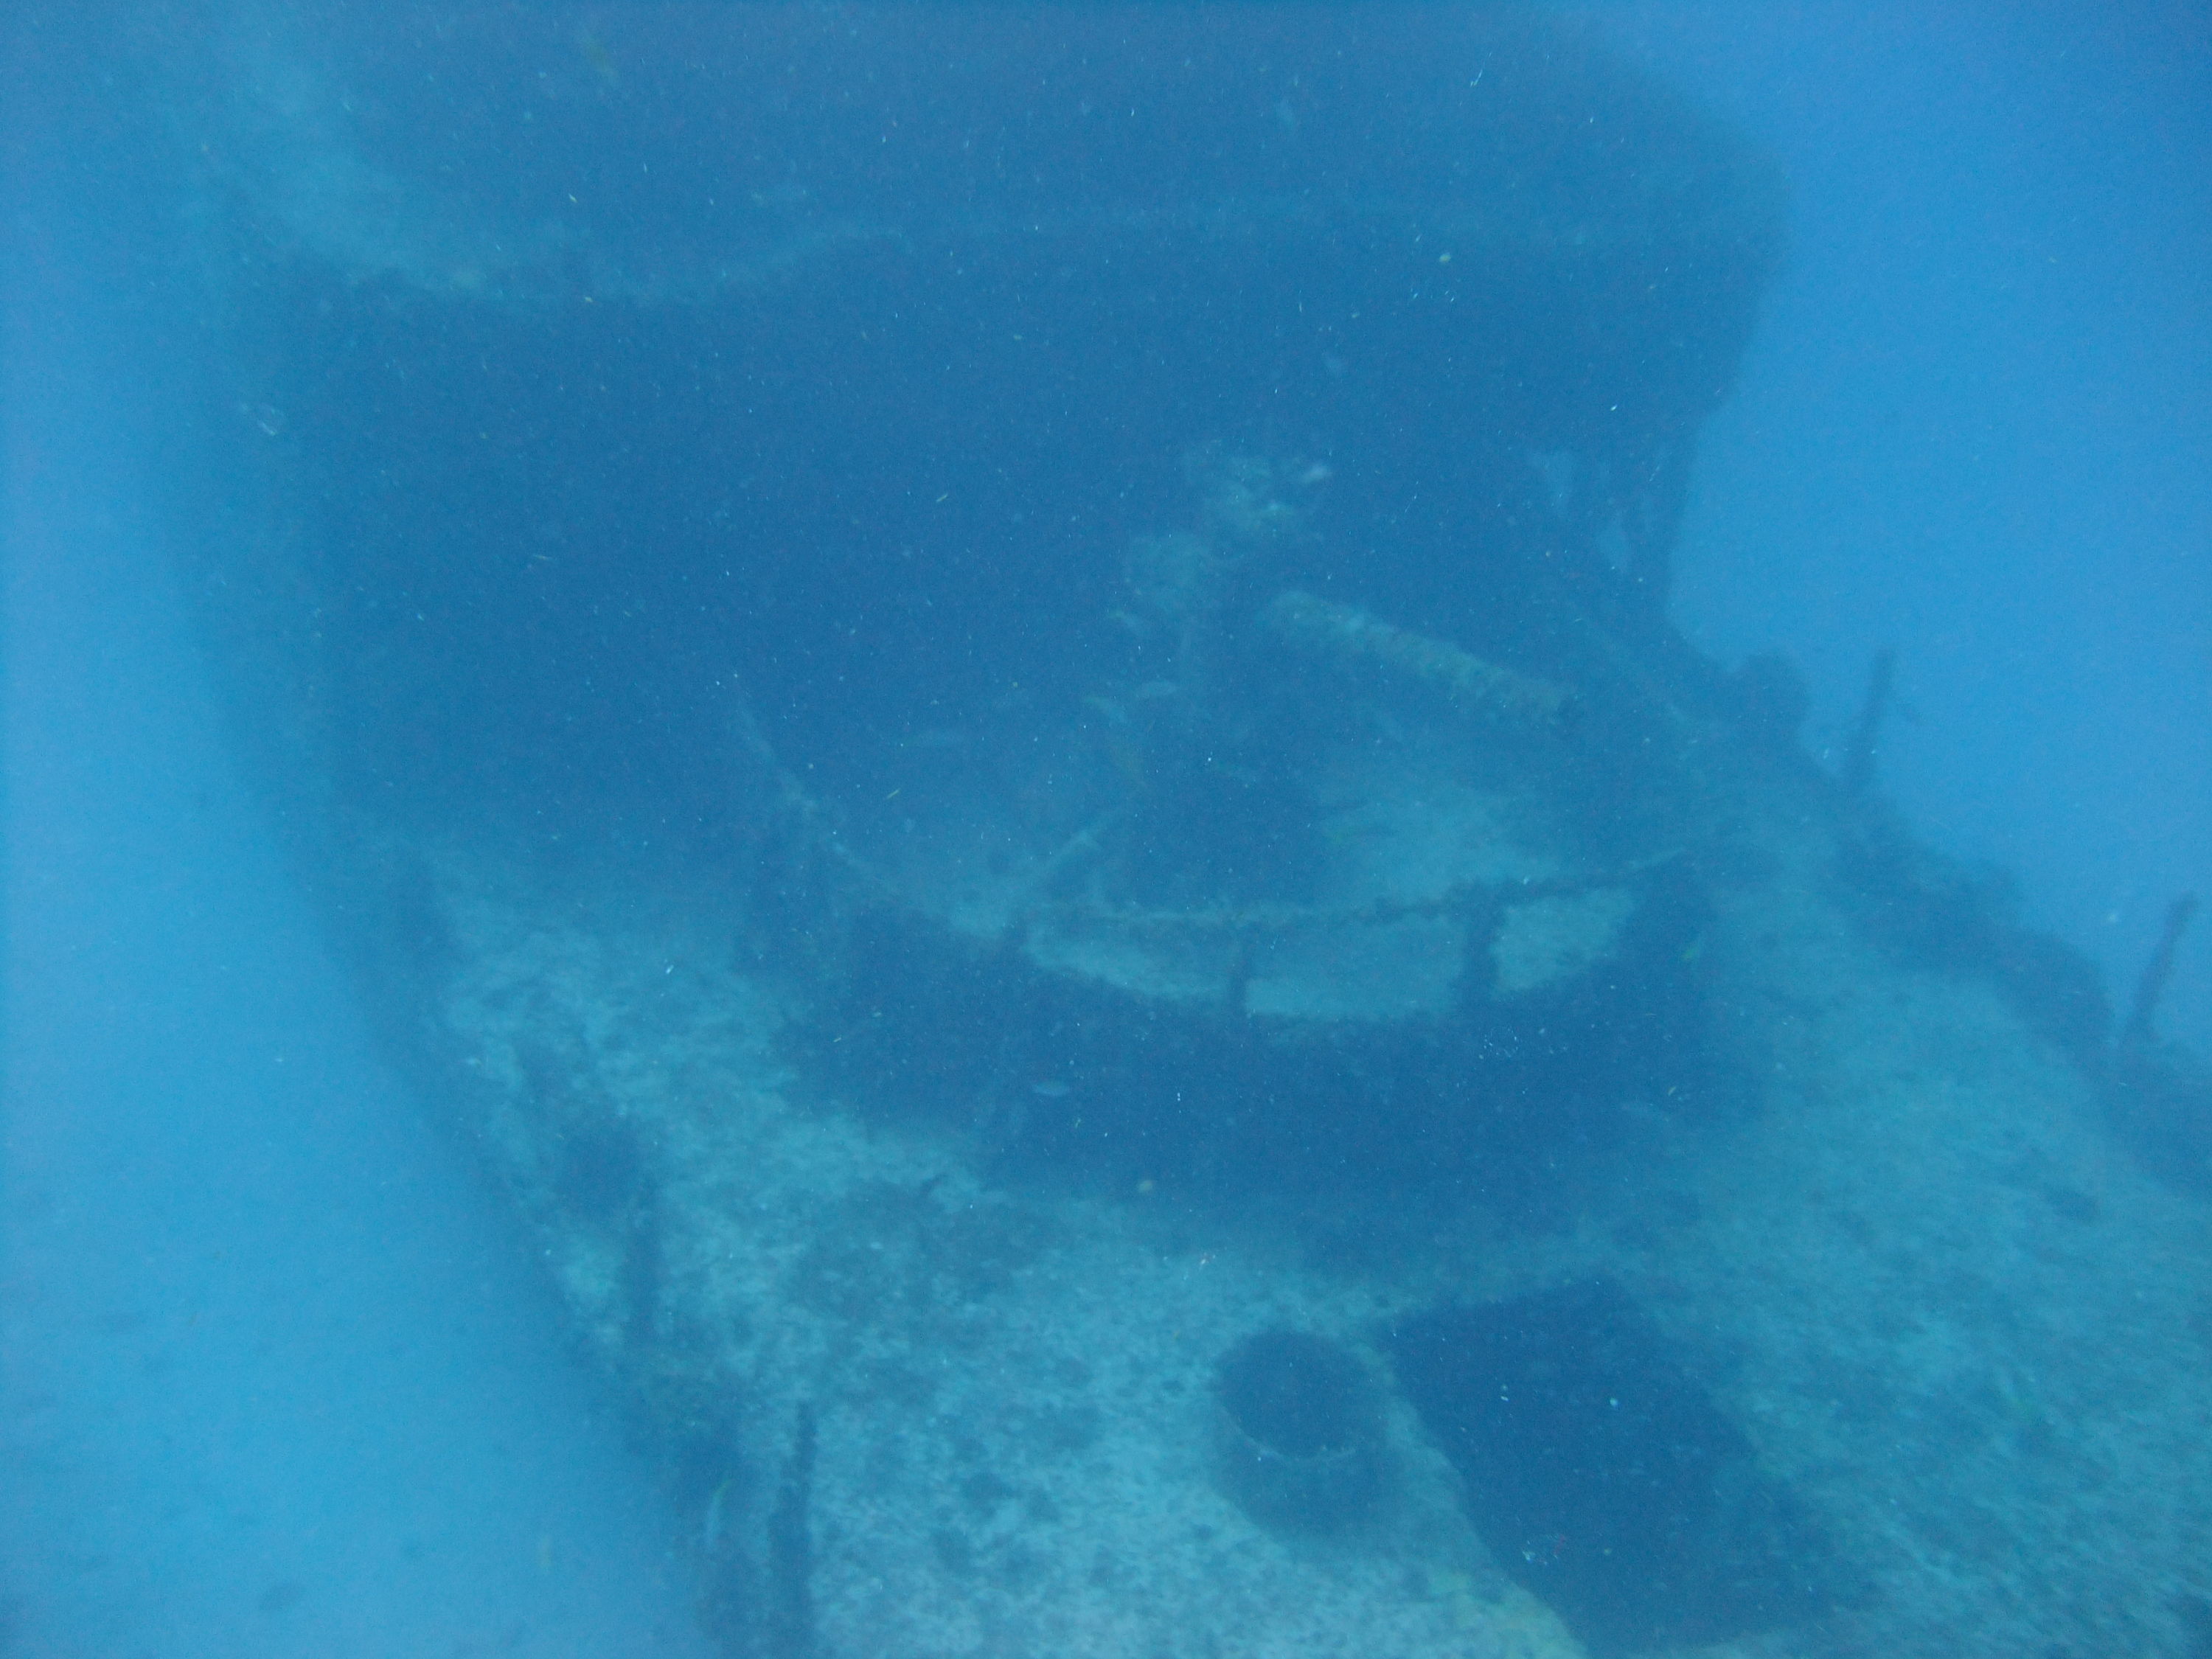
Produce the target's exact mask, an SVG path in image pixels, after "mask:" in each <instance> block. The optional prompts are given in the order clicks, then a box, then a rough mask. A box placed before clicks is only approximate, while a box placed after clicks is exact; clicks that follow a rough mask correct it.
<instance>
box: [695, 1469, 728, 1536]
mask: <svg viewBox="0 0 2212 1659" xmlns="http://www.w3.org/2000/svg"><path fill="white" fill-rule="evenodd" d="M729 1492H730V1483H729V1481H728V1480H724V1481H723V1482H722V1484H721V1485H720V1486H717V1487H715V1488H714V1496H713V1497H712V1498H708V1500H707V1518H706V1522H705V1523H704V1525H703V1526H702V1528H700V1541H701V1543H702V1545H704V1547H706V1549H707V1551H708V1553H713V1551H714V1547H715V1546H716V1545H717V1544H720V1542H721V1541H722V1516H723V1511H724V1510H725V1509H726V1507H727V1504H726V1499H727V1498H728V1497H729Z"/></svg>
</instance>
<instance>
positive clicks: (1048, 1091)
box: [1030, 1077, 1072, 1100]
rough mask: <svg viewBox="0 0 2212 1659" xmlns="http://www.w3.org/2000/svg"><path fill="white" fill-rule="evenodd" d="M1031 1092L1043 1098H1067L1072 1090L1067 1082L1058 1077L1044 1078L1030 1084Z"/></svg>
mask: <svg viewBox="0 0 2212 1659" xmlns="http://www.w3.org/2000/svg"><path fill="white" fill-rule="evenodd" d="M1071 1092H1072V1091H1071V1089H1070V1086H1069V1085H1067V1084H1065V1083H1063V1082H1061V1081H1060V1079H1058V1078H1056V1077H1048V1078H1042V1079H1038V1080H1037V1081H1036V1082H1035V1083H1032V1084H1030V1093H1031V1094H1033V1095H1035V1096H1036V1097H1038V1098H1039V1099H1041V1100H1065V1099H1066V1098H1067V1097H1068V1095H1069V1094H1070V1093H1071Z"/></svg>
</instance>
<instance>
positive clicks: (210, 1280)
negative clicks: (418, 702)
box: [0, 88, 703, 1659]
mask: <svg viewBox="0 0 2212 1659" xmlns="http://www.w3.org/2000/svg"><path fill="white" fill-rule="evenodd" d="M42 90H46V91H49V92H50V91H52V88H44V89H42ZM16 107H17V110H18V111H19V112H20V111H21V107H22V106H21V105H20V104H19V105H18V106H16ZM67 107H70V106H68V105H66V104H64V102H63V101H62V100H58V99H57V100H52V101H50V102H45V103H44V105H43V110H44V112H45V113H46V114H47V115H48V116H49V117H51V116H52V115H54V114H56V113H58V111H59V110H60V109H62V108H67ZM76 113H77V114H78V115H80V116H82V115H83V114H84V113H85V112H84V111H83V109H82V106H76ZM15 136H16V137H18V139H19V140H21V138H22V137H24V135H23V134H22V133H21V131H20V130H19V131H18V132H17V134H16V135H15ZM57 136H58V133H57V132H55V131H42V132H39V133H35V134H32V135H29V137H30V139H31V144H30V145H29V146H28V147H29V148H31V149H32V150H33V155H35V156H36V159H37V160H38V161H40V162H42V163H44V164H45V165H46V167H47V168H50V169H51V171H41V170H40V169H38V168H30V169H26V168H23V167H21V166H19V167H17V168H16V170H15V173H14V174H13V177H14V178H15V179H16V180H17V181H18V182H21V183H22V184H24V185H26V186H27V193H26V194H24V195H21V196H15V197H13V206H12V207H11V210H10V212H11V218H12V223H11V224H10V226H9V233H10V240H9V248H8V263H7V266H6V291H7V298H6V303H7V319H6V324H7V337H6V346H5V349H6V366H5V377H4V381H0V398H4V407H5V410H6V419H7V431H6V440H5V443H6V453H5V460H4V465H5V478H6V483H5V519H6V522H5V527H4V535H5V555H4V556H5V602H6V632H5V642H4V653H5V658H4V660H5V668H6V675H7V681H6V685H7V704H6V718H5V727H4V731H5V744H6V813H7V817H6V821H5V832H4V833H5V848H6V887H5V905H6V908H5V913H4V915H5V927H6V935H5V953H4V957H0V963H4V972H5V987H6V1006H5V1019H4V1024H0V1044H4V1048H0V1063H4V1088H5V1096H4V1106H5V1127H4V1139H0V1158H4V1162H0V1194H4V1198H0V1205H3V1206H4V1207H0V1250H4V1253H5V1254H4V1266H0V1652H4V1653H6V1654H9V1655H10V1656H16V1655H21V1656H25V1659H64V1656H67V1659H137V1656H146V1659H153V1656H165V1659H166V1656H177V1659H186V1656H197V1655H205V1656H216V1655H222V1656H230V1659H246V1656H257V1655H270V1656H275V1655H309V1654H312V1655H317V1656H341V1655H359V1656H364V1659H368V1656H389V1655H394V1654H420V1655H433V1654H437V1655H446V1654H467V1653H477V1654H489V1653H513V1654H544V1655H549V1656H550V1655H574V1656H599V1655H619V1654H641V1655H642V1654H667V1655H686V1654H696V1653H700V1652H702V1651H703V1649H702V1646H701V1644H700V1642H699V1638H697V1636H696V1632H695V1631H694V1629H693V1627H692V1625H691V1621H690V1611H689V1603H688V1597H687V1595H686V1593H685V1592H684V1589H683V1588H682V1586H681V1583H680V1581H678V1579H677V1578H676V1577H673V1576H671V1573H670V1571H669V1569H668V1562H667V1559H666V1549H665V1546H666V1539H665V1529H666V1521H665V1516H664V1515H663V1514H662V1513H661V1512H660V1510H659V1509H658V1508H657V1507H656V1505H655V1504H654V1502H653V1494H652V1492H651V1488H650V1487H649V1486H648V1483H647V1480H646V1479H645V1478H644V1476H643V1474H642V1473H641V1470H640V1468H638V1466H637V1465H636V1464H635V1461H634V1459H633V1457H632V1455H631V1454H630V1452H629V1449H628V1447H627V1444H626V1440H625V1436H624V1431H623V1425H622V1423H621V1422H620V1421H619V1419H617V1416H616V1415H615V1414H614V1413H612V1412H611V1410H610V1409H609V1407H608V1405H607V1402H606V1401H605V1400H604V1399H603V1398H602V1397H601V1395H600V1394H599V1391H598V1389H596V1387H595V1386H594V1384H593V1383H592V1382H591V1381H590V1380H589V1379H588V1378H587V1377H586V1375H585V1374H584V1372H583V1370H581V1368H580V1366H579V1364H577V1363H576V1361H575V1360H574V1357H573V1356H572V1354H571V1353H570V1352H568V1349H567V1347H566V1346H565V1344H564V1341H563V1340H562V1335H561V1333H560V1331H559V1328H558V1327H557V1326H556V1322H555V1318H554V1308H553V1304H552V1301H551V1298H550V1296H549V1294H548V1292H547V1290H546V1287H545V1285H544V1283H543V1282H542V1279H540V1278H539V1277H538V1275H537V1274H536V1273H535V1272H534V1271H533V1268H532V1263H531V1262H530V1261H528V1260H527V1259H526V1255H525V1254H524V1248H523V1246H522V1244H521V1243H520V1238H519V1237H518V1236H517V1235H516V1234H515V1233H514V1232H513V1231H512V1230H511V1229H510V1228H509V1227H508V1226H507V1225H504V1224H503V1220H502V1217H501V1212H500V1210H499V1207H498V1206H497V1204H496V1202H495V1199H494V1198H493V1195H492V1194H491V1193H490V1191H489V1188H487V1187H485V1186H484V1185H483V1182H482V1181H481V1179H480V1178H479V1176H478V1175H477V1172H476V1171H475V1170H473V1169H471V1167H469V1166H468V1165H467V1164H466V1162H465V1159H464V1158H463V1156H462V1153H461V1151H460V1149H459V1147H458V1146H456V1145H454V1144H453V1143H452V1142H451V1141H449V1140H447V1139H442V1138H441V1137H440V1136H439V1135H438V1134H437V1133H435V1131H434V1128H433V1124H432V1119H431V1117H430V1116H429V1115H428V1113H427V1112H426V1111H425V1110H424V1109H423V1107H422V1103H420V1102H418V1101H417V1100H416V1099H414V1098H411V1097H410V1094H409V1092H408V1091H407V1089H406V1088H405V1087H404V1086H403V1085H402V1084H401V1083H400V1082H399V1080H398V1079H396V1078H395V1077H394V1076H393V1075H392V1073H391V1072H390V1071H389V1070H388V1069H387V1068H386V1066H385V1065H384V1064H383V1063H382V1062H381V1061H380V1059H379V1058H378V1056H377V1054H376V1053H375V1052H374V1048H373V1047H372V1044H371V1041H370V1037H369V1034H368V1030H367V1029H366V1027H365V1025H364V1023H363V1020H362V1017H361V1015H360V1013H359V1012H358V1011H357V1010H356V1006H355V999H354V988H353V986H352V984H351V983H350V981H349V979H348V977H347V976H346V975H345V974H343V972H342V971H341V970H340V969H339V968H338V966H337V963H335V961H334V960H333V957H332V956H331V951H330V950H329V948H328V946H327V945H326V944H325V940H324V939H322V938H321V937H320V936H319V932H318V929H317V927H316V925H315V922H314V921H313V915H312V914H311V911H310V907H309V903H308V900H307V895H305V894H303V893H302V892H301V890H300V889H299V887H298V885H297V884H295V880H294V878H293V874H292V872H291V871H290V870H289V869H288V867H287V866H286V864H285V862H284V861H283V858H282V857H281V856H280V854H279V851H278V848H277V843H276V837H275V836H273V835H272V832H271V828H270V824H269V823H268V822H266V820H265V818H264V814H263V813H262V811H260V810H259V808H258V806H257V805H256V804H255V803H254V801H253V800H252V799H250V798H249V796H248V794H247V793H246V790H245V789H244V788H243V787H241V785H240V781H239V777H238V774H237V771H236V769H235V768H234V766H233V764H232V763H231V762H230V759H229V758H228V753H227V750H226V744H225V740H224V733H223V730H222V723H221V720H220V717H219V714H218V713H217V709H216V702H215V698H214V695H213V693H212V691H211V689H210V684H209V680H208V676H207V673H206V671H205V665H204V661H203V659H202V658H201V655H200V653H199V651H198V649H197V644H196V642H195V641H194V639H193V637H192V634H191V628H190V625H189V623H188V622H187V614H188V613H187V608H186V605H185V599H184V595H183V593H182V592H181V591H180V589H179V578H178V574H177V572H176V569H175V566H174V563H173V560H172V558H171V556H170V547H169V544H168V538H167V536H166V535H165V533H164V531H163V529H162V527H161V525H160V524H158V523H157V522H156V521H155V517H154V515H153V514H151V513H149V510H148V508H147V507H146V504H145V492H146V480H147V477H148V473H149V470H151V469H155V468H158V467H159V465H161V461H160V452H161V435H160V433H159V431H158V430H157V429H149V424H150V423H149V418H148V415H147V410H146V406H145V404H144V401H143V399H144V392H143V382H142V381H141V380H139V379H138V369H137V361H136V357H135V354H136V353H137V352H138V351H140V350H142V349H143V347H144V344H145V331H144V330H143V326H142V322H143V319H137V318H134V317H133V316H132V315H131V307H132V301H133V298H134V295H133V293H132V290H131V284H130V283H128V282H126V281H124V280H121V279H120V278H119V276H118V271H119V270H122V269H127V266H123V265H119V264H108V263H103V260H104V259H105V258H112V257H113V256H116V255H118V254H123V255H125V256H126V257H127V252H128V250H129V247H130V243H129V240H128V239H127V238H118V237H116V236H115V235H114V234H112V233H113V232H114V230H115V228H116V227H114V226H113V225H112V224H108V223H103V222H101V216H100V213H99V212H98V211H97V210H96V209H95V210H93V211H91V212H80V211H78V210H77V207H76V204H73V203H71V202H70V201H68V200H67V199H65V197H66V193H67V192H68V191H69V190H70V185H71V181H72V180H82V177H83V173H82V171H81V170H80V169H81V167H82V166H83V165H88V164H89V159H90V158H84V157H82V156H80V157H77V158H74V159H70V158H64V156H63V155H61V154H60V153H59V149H58V147H57V146H55V145H54V144H53V143H52V139H53V138H55V137H57ZM15 159H17V160H18V161H19V162H20V161H21V159H22V152H21V149H19V150H18V151H17V152H16V157H15ZM118 159H122V160H125V161H127V158H118Z"/></svg>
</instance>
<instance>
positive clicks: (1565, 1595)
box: [1389, 1280, 1834, 1655]
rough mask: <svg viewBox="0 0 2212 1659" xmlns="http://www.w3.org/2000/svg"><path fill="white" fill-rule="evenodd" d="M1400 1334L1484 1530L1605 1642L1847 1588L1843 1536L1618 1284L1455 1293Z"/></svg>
mask: <svg viewBox="0 0 2212 1659" xmlns="http://www.w3.org/2000/svg"><path fill="white" fill-rule="evenodd" d="M1389 1352H1390V1356H1391V1359H1392V1363H1393V1364H1395V1367H1396V1369H1397V1372H1398V1376H1399V1380H1400V1382H1401V1385H1402V1386H1403V1387H1404V1389H1405V1391H1406V1393H1407V1396H1408V1397H1409V1398H1410V1399H1411V1400H1412V1401H1413V1404H1414V1406H1415V1407H1416V1408H1417V1409H1418V1410H1419V1413H1420V1417H1421V1422H1422V1425H1423V1426H1424V1427H1425V1428H1426V1430H1427V1431H1428V1432H1429V1434H1430V1435H1431V1437H1433V1438H1434V1439H1435V1440H1436V1442H1437V1444H1438V1445H1439V1446H1440V1447H1441V1448H1442V1449H1443V1451H1444V1453H1445V1454H1446V1455H1448V1456H1449V1458H1450V1459H1451V1461H1452V1462H1453V1463H1454V1464H1455V1466H1456V1467H1457V1468H1458V1469H1459V1471H1460V1474H1462V1476H1463V1477H1464V1478H1465V1482H1466V1487H1465V1490H1466V1502H1467V1506H1468V1516H1469V1518H1470V1519H1471V1520H1472V1521H1473V1522H1474V1525H1475V1527H1476V1529H1477V1530H1478V1531H1480V1533H1481V1534H1482V1537H1483V1541H1485V1542H1486V1544H1487V1545H1488V1546H1489V1547H1490V1548H1491V1550H1492V1553H1494V1554H1495V1555H1496V1556H1497V1557H1498V1560H1499V1561H1500V1562H1501V1563H1502V1564H1503V1565H1504V1567H1505V1568H1506V1570H1507V1571H1510V1573H1512V1574H1513V1576H1514V1577H1516V1578H1517V1579H1519V1580H1520V1582H1521V1583H1522V1584H1524V1585H1525V1586H1527V1587H1528V1589H1529V1590H1530V1591H1531V1592H1533V1593H1534V1594H1535V1595H1539V1596H1541V1598H1542V1599H1543V1600H1544V1601H1547V1603H1549V1604H1550V1605H1551V1607H1553V1609H1554V1610H1556V1611H1557V1612H1558V1613H1559V1615H1560V1617H1561V1618H1563V1619H1564V1620H1566V1622H1567V1625H1568V1626H1569V1627H1570V1628H1571V1630H1572V1631H1573V1632H1574V1633H1575V1635H1576V1636H1577V1638H1579V1639H1580V1640H1581V1641H1582V1642H1583V1644H1584V1645H1586V1646H1587V1647H1589V1649H1590V1650H1592V1651H1593V1652H1595V1653H1598V1654H1601V1655H1602V1654H1614V1653H1626V1652H1633V1651H1636V1650H1641V1649H1647V1648H1653V1647H1659V1646H1663V1645H1670V1644H1697V1643H1706V1642H1719V1641H1725V1640H1729V1639H1730V1638H1737V1637H1742V1636H1747V1635H1751V1634H1753V1633H1754V1632H1759V1631H1762V1630H1765V1629H1769V1628H1771V1627H1772V1626H1778V1625H1783V1624H1788V1623H1791V1622H1794V1621H1796V1620H1802V1619H1805V1618H1808V1617H1811V1616H1813V1615H1814V1614H1817V1613H1820V1612H1821V1611H1822V1610H1824V1609H1825V1608H1826V1607H1827V1606H1828V1605H1829V1603H1830V1601H1831V1599H1832V1584H1833V1580H1834V1573H1833V1570H1832V1563H1831V1561H1830V1559H1829V1552H1828V1549H1827V1547H1826V1543H1825V1542H1824V1541H1822V1540H1821V1539H1820V1537H1819V1536H1818V1534H1817V1533H1816V1532H1815V1530H1814V1528H1813V1527H1812V1526H1811V1525H1810V1523H1809V1522H1808V1520H1807V1518H1806V1517H1805V1516H1803V1514H1802V1510H1800V1507H1799V1505H1798V1504H1796V1501H1795V1500H1794V1499H1793V1498H1791V1496H1790V1493H1789V1492H1787V1490H1785V1489H1784V1487H1782V1486H1780V1484H1779V1483H1778V1482H1777V1481H1775V1480H1773V1479H1772V1478H1771V1476H1769V1475H1768V1474H1765V1472H1764V1471H1763V1470H1761V1469H1760V1468H1759V1464H1758V1462H1757V1459H1756V1457H1755V1455H1754V1454H1753V1450H1752V1448H1751V1445H1750V1443H1749V1442H1747V1440H1746V1439H1745V1438H1744V1437H1743V1435H1742V1433H1741V1431H1739V1430H1738V1429H1737V1428H1736V1427H1735V1425H1734V1424H1732V1423H1730V1422H1729V1420H1728V1419H1727V1418H1725V1417H1724V1416H1723V1415H1722V1414H1721V1413H1720V1411H1719V1410H1718V1409H1717V1407H1715V1406H1714V1405H1713V1403H1712V1401H1711V1400H1709V1399H1708V1398H1707V1397H1706V1396H1705V1393H1704V1392H1703V1391H1702V1390H1701V1389H1699V1387H1698V1386H1697V1384H1696V1383H1693V1382H1692V1381H1691V1380H1690V1378H1689V1377H1688V1376H1686V1375H1685V1374H1684V1372H1683V1370H1682V1369H1681V1368H1680V1366H1679V1365H1678V1364H1676V1363H1675V1361H1674V1359H1673V1358H1672V1357H1671V1356H1670V1355H1669V1353H1668V1348H1667V1345H1666V1343H1665V1341H1664V1340H1663V1339H1662V1337H1661V1336H1660V1334H1659V1332H1658V1331H1657V1330H1656V1328H1654V1327H1653V1325H1652V1323H1651V1322H1650V1319H1649V1318H1648V1317H1646V1316H1645V1315H1644V1313H1643V1311H1642V1310H1640V1309H1638V1307H1637V1306H1636V1304H1634V1303H1633V1302H1632V1301H1631V1300H1630V1299H1629V1297H1628V1296H1627V1295H1626V1292H1624V1291H1622V1290H1621V1289H1620V1287H1619V1286H1618V1285H1613V1284H1612V1283H1610V1282H1608V1281H1602V1280H1601V1281H1598V1282H1595V1283H1592V1284H1587V1285H1569V1286H1566V1287H1565V1288H1562V1289H1559V1290H1554V1291H1541V1292H1540V1293H1538V1294H1536V1295H1534V1296H1526V1297H1517V1298H1515V1299H1514V1300H1511V1301H1508V1302H1498V1303H1492V1304H1488V1305H1486V1306H1483V1307H1476V1308H1443V1309H1439V1310H1435V1311H1433V1312H1431V1313H1428V1314H1425V1315H1424V1316H1420V1317H1419V1318H1417V1319H1413V1320H1410V1321H1407V1322H1405V1323H1403V1324H1401V1325H1400V1326H1399V1327H1398V1328H1396V1329H1395V1330H1394V1331H1393V1332H1392V1333H1391V1334H1390V1338H1389Z"/></svg>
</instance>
